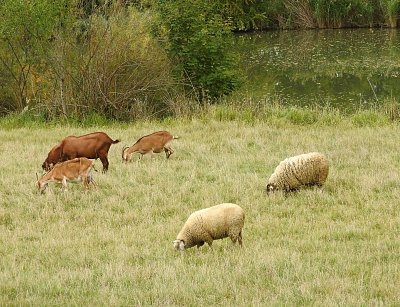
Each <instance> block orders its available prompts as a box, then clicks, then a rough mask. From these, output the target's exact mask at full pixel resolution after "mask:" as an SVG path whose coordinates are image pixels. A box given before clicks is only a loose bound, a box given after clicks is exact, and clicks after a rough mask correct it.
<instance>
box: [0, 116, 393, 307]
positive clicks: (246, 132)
mask: <svg viewBox="0 0 400 307" xmlns="http://www.w3.org/2000/svg"><path fill="white" fill-rule="evenodd" d="M160 129H166V130H169V131H171V132H172V133H173V134H174V135H179V136H180V137H181V138H180V139H179V140H175V141H174V142H173V147H174V149H175V150H176V151H175V154H174V155H172V156H171V158H170V160H168V161H167V160H166V159H165V155H164V154H160V155H156V156H155V157H154V159H151V158H150V157H149V156H145V157H144V158H143V159H142V160H141V161H140V162H136V161H135V162H133V163H130V164H123V163H122V159H121V149H122V147H123V146H124V145H131V144H133V142H134V141H135V140H136V139H137V138H138V137H139V136H141V135H144V134H148V133H150V132H153V131H156V130H160ZM98 130H101V131H105V132H106V133H108V134H109V135H110V136H111V137H112V138H113V139H115V138H121V139H122V142H121V143H119V144H117V145H113V146H112V147H111V149H110V153H109V160H110V168H109V172H108V173H107V174H101V173H100V172H99V173H95V179H96V181H97V183H98V189H97V190H96V189H91V190H90V191H89V192H87V193H85V192H83V188H82V186H81V184H70V185H69V190H68V192H66V193H63V192H62V191H61V188H60V187H59V186H56V185H54V184H53V185H50V187H49V192H48V193H47V194H45V195H40V194H39V193H38V192H37V190H35V186H34V183H35V179H36V178H35V172H40V166H41V164H42V162H43V161H44V159H45V157H46V155H47V152H48V150H49V149H50V148H51V147H52V146H53V145H54V144H55V143H56V142H57V141H58V140H60V139H61V138H63V137H64V136H66V135H70V134H75V135H80V134H84V133H88V132H92V131H98ZM0 139H1V146H0V169H1V172H0V195H1V200H0V304H1V305H41V306H42V305H158V306H178V305H191V306H200V305H201V306H207V305H220V304H225V305H228V306H249V305H254V306H261V305H262V306H266V305H271V304H272V305H274V304H276V305H310V304H316V305H379V304H382V305H397V304H399V302H400V292H399V289H400V240H399V235H400V213H399V212H400V210H399V199H400V178H399V169H400V158H399V144H400V126H399V125H389V124H387V125H383V126H381V127H379V128H369V127H358V128H357V127H355V126H352V125H351V124H341V123H340V122H339V123H338V124H337V125H335V126H323V125H322V126H318V127H317V126H313V125H310V126H307V127H301V126H296V125H288V126H285V127H279V126H276V125H270V124H268V123H251V124H246V123H243V122H237V121H223V122H218V121H201V120H191V121H184V122H177V121H171V122H169V123H165V124H162V123H158V122H157V123H151V122H146V123H136V124H131V125H127V126H126V127H120V126H110V127H95V128H90V129H84V128H73V127H63V128H49V129H43V128H40V129H39V128H33V129H27V128H22V129H11V130H8V131H5V130H0ZM309 151H320V152H324V153H325V154H326V155H327V156H328V158H329V160H330V162H331V171H330V174H329V176H328V180H327V183H326V186H325V190H324V191H323V192H322V193H319V192H318V191H316V190H314V189H307V190H302V191H300V192H298V193H295V194H292V195H289V196H287V197H285V196H283V195H282V194H274V195H272V196H267V195H266V193H265V192H264V187H265V183H266V180H267V178H268V177H269V175H270V174H271V173H272V172H273V170H274V169H275V167H276V165H277V164H278V163H279V162H280V161H281V160H282V159H284V158H286V157H288V156H292V155H296V154H300V153H304V152H309ZM135 160H136V159H135ZM96 166H97V169H100V170H101V163H100V161H97V162H96ZM222 202H233V203H237V204H239V205H240V206H241V207H242V208H243V209H244V210H245V212H246V222H245V226H244V229H243V243H244V247H243V248H242V249H239V248H237V247H234V246H232V244H231V242H230V241H229V240H219V241H215V242H214V244H213V250H210V249H209V248H208V247H207V246H203V247H202V248H200V249H196V248H192V249H189V250H187V251H186V252H184V253H177V252H175V251H174V250H173V247H172V241H173V240H174V239H175V237H176V235H177V233H178V232H179V230H180V228H181V227H182V225H183V223H184V222H185V221H186V219H187V217H188V216H189V214H190V213H191V212H193V211H195V210H198V209H200V208H204V207H209V206H212V205H215V204H218V203H222Z"/></svg>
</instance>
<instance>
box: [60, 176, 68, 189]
mask: <svg viewBox="0 0 400 307" xmlns="http://www.w3.org/2000/svg"><path fill="white" fill-rule="evenodd" d="M61 184H62V188H63V191H67V177H64V178H63V180H62V181H61Z"/></svg>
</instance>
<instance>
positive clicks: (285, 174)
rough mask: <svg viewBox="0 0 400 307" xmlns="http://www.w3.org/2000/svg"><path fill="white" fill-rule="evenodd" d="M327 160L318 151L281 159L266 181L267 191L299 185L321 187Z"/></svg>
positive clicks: (327, 171) (326, 168)
mask: <svg viewBox="0 0 400 307" xmlns="http://www.w3.org/2000/svg"><path fill="white" fill-rule="evenodd" d="M328 173H329V162H328V159H327V158H326V156H325V155H324V154H322V153H319V152H310V153H307V154H302V155H298V156H294V157H290V158H287V159H285V160H283V161H282V162H281V163H279V165H278V166H277V167H276V169H275V171H274V173H273V174H272V175H271V177H270V178H269V180H268V182H267V186H266V189H267V192H268V193H269V192H272V191H276V190H283V191H285V192H290V191H294V190H297V189H298V188H300V187H301V186H304V185H305V186H312V185H317V186H319V187H322V186H323V184H324V183H325V181H326V178H327V177H328Z"/></svg>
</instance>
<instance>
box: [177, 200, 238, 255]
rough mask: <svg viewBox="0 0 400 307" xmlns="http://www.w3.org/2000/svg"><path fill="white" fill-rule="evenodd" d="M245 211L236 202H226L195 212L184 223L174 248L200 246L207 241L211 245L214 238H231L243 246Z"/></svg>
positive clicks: (180, 249)
mask: <svg viewBox="0 0 400 307" xmlns="http://www.w3.org/2000/svg"><path fill="white" fill-rule="evenodd" d="M243 225H244V211H243V209H242V208H241V207H240V206H238V205H235V204H231V203H224V204H220V205H216V206H213V207H210V208H206V209H202V210H199V211H196V212H193V213H192V214H191V215H190V216H189V218H188V219H187V221H186V223H185V224H184V225H183V227H182V229H181V231H180V232H179V234H178V236H177V237H176V240H175V241H173V243H174V248H175V249H176V250H179V251H183V250H184V249H187V248H190V247H193V246H195V245H197V247H198V248H199V247H200V246H202V245H203V244H204V243H205V242H206V243H208V245H209V246H210V247H211V245H212V242H213V240H218V239H223V238H227V237H229V238H231V240H232V242H233V243H234V244H235V243H236V242H238V243H239V245H240V246H242V228H243Z"/></svg>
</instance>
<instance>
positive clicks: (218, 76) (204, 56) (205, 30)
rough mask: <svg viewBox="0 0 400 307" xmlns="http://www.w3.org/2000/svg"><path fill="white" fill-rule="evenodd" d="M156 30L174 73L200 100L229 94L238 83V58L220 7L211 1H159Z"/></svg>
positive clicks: (217, 3) (228, 26)
mask: <svg viewBox="0 0 400 307" xmlns="http://www.w3.org/2000/svg"><path fill="white" fill-rule="evenodd" d="M158 11H159V13H160V17H161V26H160V29H161V30H160V31H159V33H164V34H165V35H166V37H167V41H168V43H167V50H168V52H169V55H170V57H171V59H172V61H173V62H174V63H175V65H176V72H177V73H178V74H179V75H180V77H183V78H184V79H185V80H186V81H187V85H188V86H191V87H193V88H194V89H195V91H196V93H197V94H198V96H199V97H200V99H204V98H206V97H209V98H212V99H215V98H218V97H220V96H222V95H227V94H229V93H231V92H232V91H233V90H234V89H235V88H236V87H237V86H238V85H239V84H240V77H239V73H238V68H237V67H238V65H237V62H238V57H237V56H236V55H235V54H234V53H233V49H232V46H233V36H232V35H233V34H232V32H231V24H230V22H229V21H226V20H223V18H222V13H223V6H222V5H221V3H220V1H214V0H170V1H168V0H159V3H158Z"/></svg>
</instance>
